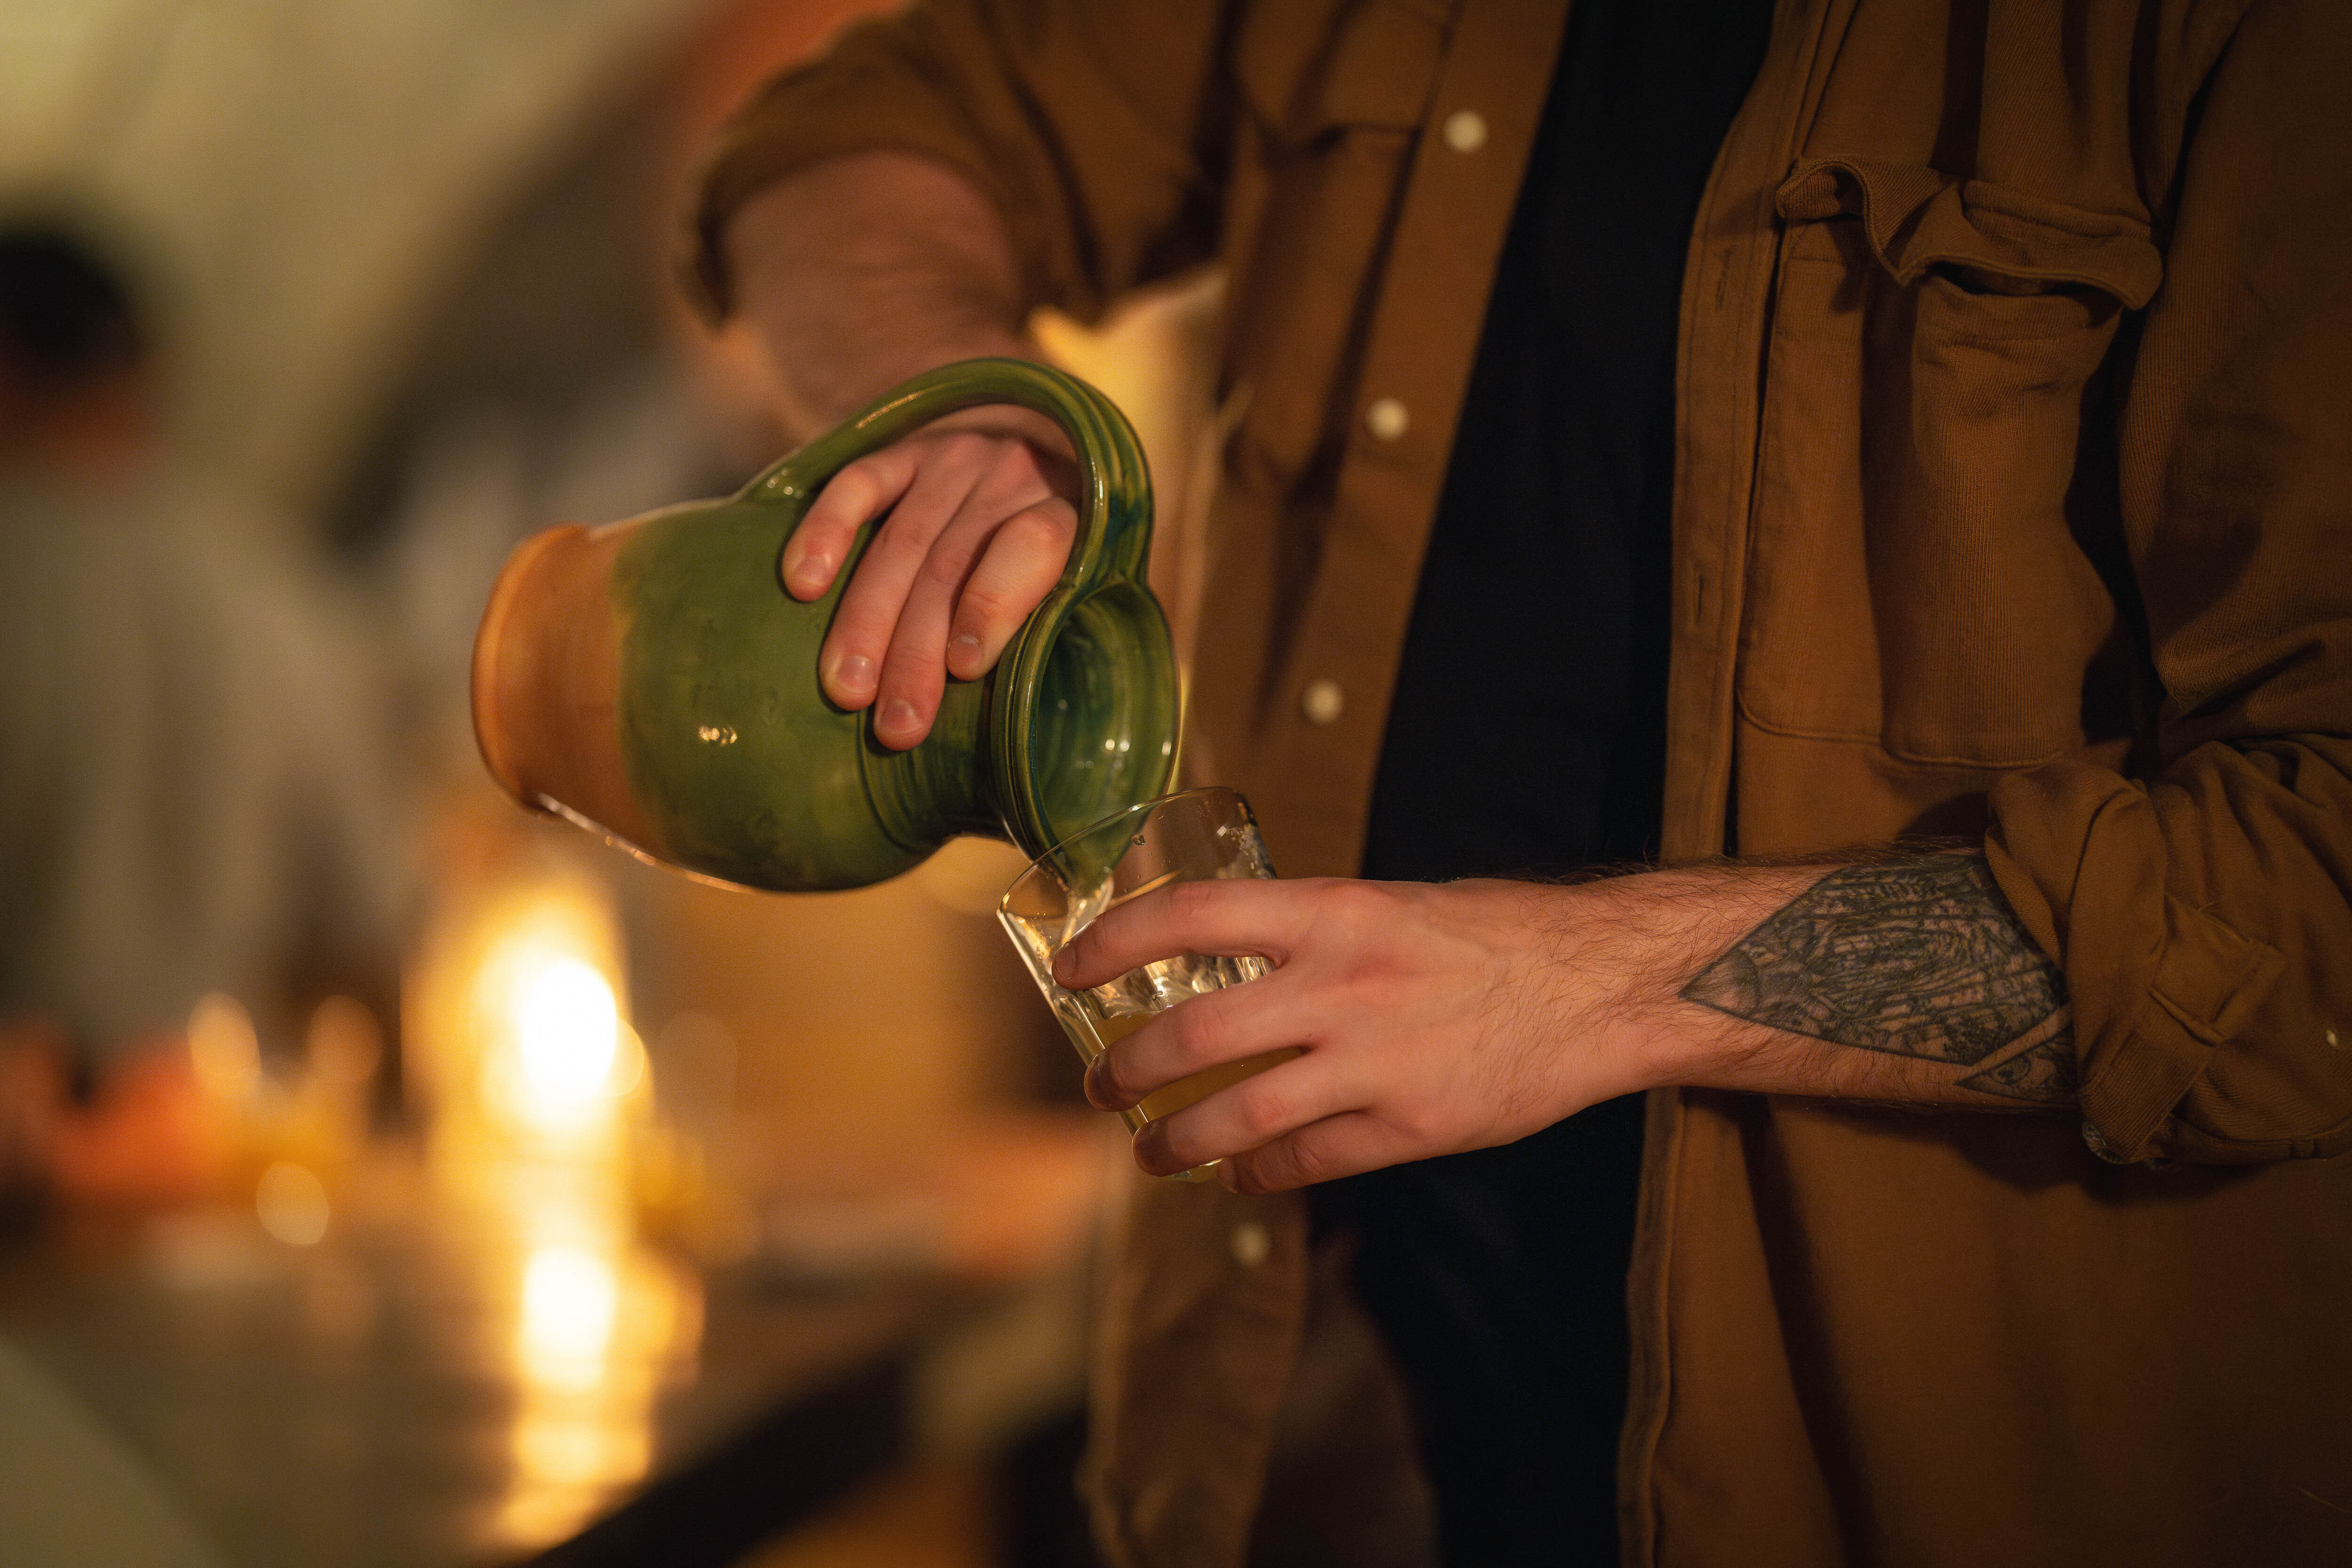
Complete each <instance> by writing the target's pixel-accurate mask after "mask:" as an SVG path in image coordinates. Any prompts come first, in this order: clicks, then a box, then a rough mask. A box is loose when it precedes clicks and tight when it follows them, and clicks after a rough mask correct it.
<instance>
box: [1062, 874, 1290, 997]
mask: <svg viewBox="0 0 2352 1568" xmlns="http://www.w3.org/2000/svg"><path fill="white" fill-rule="evenodd" d="M1321 886H1322V884H1321V883H1319V882H1315V881H1299V882H1276V881H1268V880H1261V879H1257V878H1253V877H1235V878H1221V879H1214V880H1211V881H1203V882H1179V883H1177V884H1176V885H1175V886H1174V887H1172V888H1170V889H1167V890H1166V891H1164V892H1159V893H1153V894H1150V895H1149V896H1148V897H1145V898H1140V899H1137V900H1133V901H1132V902H1129V903H1125V904H1121V905H1120V906H1119V907H1118V908H1117V909H1115V910H1110V911H1108V913H1106V914H1104V915H1103V916H1102V918H1101V919H1099V920H1097V921H1095V922H1094V923H1093V924H1092V925H1089V926H1088V927H1087V929H1086V930H1084V931H1080V932H1079V933H1078V934H1077V936H1076V939H1075V940H1073V941H1072V942H1071V943H1070V944H1069V945H1068V946H1067V947H1066V948H1064V949H1063V950H1062V951H1061V952H1060V954H1059V955H1057V956H1056V957H1055V960H1054V979H1055V983H1056V984H1060V985H1061V986H1062V987H1063V988H1064V989H1066V990H1070V991H1078V990H1083V989H1085V988H1086V987H1087V986H1089V985H1100V984H1104V983H1105V982H1106V981H1109V980H1112V979H1115V978H1116V977H1118V975H1121V974H1124V973H1127V972H1128V971H1129V970H1130V969H1133V968H1134V967H1135V966H1136V965H1138V964H1139V963H1151V962H1153V961H1154V960H1157V959H1162V958H1173V957H1175V956H1176V955H1177V954H1178V953H1180V952H1203V953H1218V954H1223V955H1227V956H1237V955H1241V954H1244V953H1255V954H1256V955H1257V956H1259V957H1261V958H1265V959H1267V960H1269V961H1271V962H1273V963H1286V962H1288V960H1289V957H1290V953H1291V951H1292V949H1293V947H1294V946H1295V945H1296V939H1297V934H1298V932H1299V930H1300V926H1301V921H1302V919H1303V918H1304V917H1305V915H1306V913H1307V909H1308V907H1309V906H1310V904H1311V902H1312V900H1313V897H1314V895H1315V893H1316V891H1317V889H1319V888H1320V887H1321Z"/></svg>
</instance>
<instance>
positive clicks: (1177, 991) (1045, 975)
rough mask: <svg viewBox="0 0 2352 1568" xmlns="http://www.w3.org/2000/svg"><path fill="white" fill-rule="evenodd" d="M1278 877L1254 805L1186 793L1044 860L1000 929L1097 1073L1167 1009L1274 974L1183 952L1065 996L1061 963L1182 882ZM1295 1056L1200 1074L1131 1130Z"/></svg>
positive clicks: (1187, 1176) (1021, 886) (1007, 901)
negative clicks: (1058, 974) (1105, 921)
mask: <svg viewBox="0 0 2352 1568" xmlns="http://www.w3.org/2000/svg"><path fill="white" fill-rule="evenodd" d="M1273 875H1274V868H1273V867H1272V866H1271V865H1269V864H1268V863H1267V861H1266V858H1265V843H1264V842H1263V841H1262V840H1261V839H1260V838H1259V837H1258V831H1257V819H1256V818H1255V817H1254V816H1251V815H1250V808H1249V803H1248V802H1247V801H1245V800H1244V799H1243V798H1242V797H1241V796H1240V795H1237V794H1235V793H1234V791H1232V790H1229V789H1196V790H1187V791H1185V792H1184V793H1183V794H1181V795H1166V796H1163V797H1162V798H1160V799H1159V800H1150V801H1146V802H1144V803H1143V804H1142V805H1139V806H1135V807H1132V808H1131V809H1129V810H1127V811H1123V812H1120V813H1118V815H1116V816H1109V817H1106V818H1104V819H1103V820H1102V821H1100V822H1097V823H1096V824H1095V825H1094V826H1092V827H1088V828H1086V829H1084V830H1082V831H1080V832H1078V833H1076V834H1074V835H1072V836H1071V837H1068V838H1066V839H1064V840H1063V841H1062V842H1061V843H1059V844H1057V845H1055V847H1053V848H1051V849H1049V850H1047V851H1046V852H1045V854H1043V855H1041V856H1039V857H1038V858H1036V859H1035V860H1034V861H1032V862H1031V863H1030V866H1029V869H1028V870H1026V871H1024V872H1023V873H1022V875H1021V878H1020V879H1019V880H1018V881H1016V882H1014V883H1013V887H1012V889H1011V890H1010V891H1008V892H1007V893H1006V894H1005V895H1004V900H1003V903H1002V904H1001V905H999V907H998V910H997V918H998V919H999V920H1001V921H1003V923H1004V929H1005V931H1007V932H1008V933H1010V934H1011V936H1012V938H1013V945H1014V946H1016V947H1018V948H1019V949H1020V950H1021V956H1022V958H1023V959H1024V961H1026V962H1027V963H1028V965H1029V973H1031V974H1033V975H1034V976H1035V977H1036V981H1037V987H1038V989H1039V990H1041V991H1043V992H1044V993H1045V1001H1046V1003H1047V1004H1048V1005H1050V1006H1052V1008H1053V1009H1054V1016H1055V1017H1056V1018H1058V1019H1060V1020H1061V1023H1062V1028H1063V1030H1064V1031H1065V1032H1066V1033H1067V1034H1068V1036H1069V1037H1070V1043H1071V1044H1072V1045H1075V1046H1076V1047H1077V1048H1078V1055H1079V1057H1080V1058H1083V1059H1085V1060H1086V1061H1087V1062H1092V1061H1093V1060H1094V1059H1095V1058H1097V1057H1098V1056H1100V1055H1101V1054H1102V1053H1103V1052H1104V1051H1106V1050H1108V1049H1109V1048H1110V1047H1112V1046H1114V1045H1116V1044H1117V1043H1118V1041H1120V1040H1122V1039H1124V1038H1125V1037H1128V1036H1129V1035H1131V1034H1133V1033H1134V1032H1135V1031H1136V1030H1138V1029H1139V1028H1141V1027H1142V1026H1144V1025H1145V1024H1146V1023H1148V1022H1149V1021H1150V1019H1151V1017H1152V1016H1153V1015H1154V1014H1157V1013H1159V1012H1160V1011H1161V1010H1162V1009H1164V1008H1167V1007H1170V1006H1172V1005H1175V1004H1176V1003H1178V1002H1181V1001H1184V1000H1186V999H1187V998H1190V997H1193V996H1199V995H1202V994H1206V993H1208V992H1211V991H1215V990H1219V989H1221V988H1223V987H1224V986H1227V985H1238V984H1242V983H1243V982H1244V981H1247V980H1255V979H1257V978H1258V977H1259V976H1260V975H1263V974H1265V973H1266V972H1267V971H1268V970H1269V969H1270V968H1272V967H1273V966H1272V965H1271V964H1269V963H1267V962H1266V961H1265V959H1263V958H1258V957H1255V956H1252V955H1248V954H1244V955H1241V956H1237V957H1218V956H1213V955H1210V954H1205V953H1193V952H1186V953H1179V954H1177V955H1176V956H1175V957H1173V958H1164V959H1160V960H1157V961H1155V962H1153V963H1146V964H1143V965H1141V966H1140V967H1139V968H1135V969H1130V970H1129V971H1128V972H1127V973H1124V974H1122V975H1120V976H1119V977H1118V979H1116V980H1113V981H1110V982H1108V984H1102V985H1095V986H1090V987H1088V988H1087V989H1086V990H1083V991H1070V990H1066V989H1064V988H1063V987H1062V986H1061V985H1059V984H1055V980H1054V959H1055V955H1056V954H1057V953H1059V952H1061V951H1062V949H1063V948H1065V947H1066V946H1067V945H1069V943H1070V942H1071V941H1072V940H1073V939H1075V938H1076V936H1077V934H1078V933H1079V932H1080V931H1084V930H1086V928H1087V926H1088V925H1090V924H1092V923H1093V922H1094V921H1096V920H1097V919H1099V918H1100V917H1101V916H1102V915H1103V913H1104V912H1105V911H1107V910H1113V909H1116V908H1118V906H1119V905H1121V904H1123V903H1126V902H1127V901H1128V900H1130V899H1139V898H1141V897H1143V896H1144V895H1146V894H1148V893H1152V892H1156V891H1158V890H1159V889H1162V888H1165V887H1169V886H1171V885H1172V884H1174V883H1177V882H1191V881H1206V880H1210V879H1217V878H1227V877H1269V878H1270V877H1272V876H1273ZM1297 1054H1298V1051H1297V1047H1284V1048H1283V1049H1280V1050H1273V1051H1265V1052H1261V1053H1260V1054H1259V1055H1257V1056H1254V1057H1249V1058H1244V1059H1243V1060H1241V1061H1237V1062H1226V1063H1223V1064H1222V1065H1220V1066H1217V1067H1213V1068H1203V1069H1202V1070H1201V1071H1200V1072H1196V1073H1194V1074H1192V1076H1191V1077H1190V1078H1185V1079H1178V1080H1177V1081H1176V1082H1174V1083H1171V1084H1169V1085H1168V1086H1167V1087H1165V1088H1163V1089H1158V1090H1155V1091H1154V1092H1152V1093H1151V1094H1149V1095H1147V1096H1145V1097H1144V1100H1143V1102H1142V1103H1141V1104H1140V1105H1138V1106H1136V1107H1134V1108H1133V1109H1132V1110H1126V1111H1122V1112H1121V1113H1120V1114H1121V1115H1123V1116H1124V1117H1126V1119H1127V1123H1128V1126H1129V1128H1131V1129H1135V1130H1138V1131H1140V1130H1141V1128H1142V1127H1143V1125H1144V1123H1146V1122H1148V1121H1158V1120H1159V1119H1160V1118H1161V1117H1163V1116H1171V1115H1173V1114H1175V1113H1176V1112H1177V1111H1179V1110H1183V1109H1184V1108H1185V1107H1186V1106H1188V1105H1192V1104H1193V1103H1195V1102H1196V1101H1198V1100H1202V1099H1204V1098H1205V1097H1207V1096H1209V1095H1211V1094H1213V1093H1215V1092H1216V1091H1217V1090H1218V1089H1223V1088H1224V1087H1225V1086H1226V1085H1228V1084H1233V1083H1238V1082H1240V1081H1241V1080H1242V1079H1245V1078H1248V1077H1249V1076H1251V1075H1252V1074H1253V1073H1259V1072H1263V1071H1265V1069H1266V1068H1270V1067H1273V1066H1274V1065H1275V1064H1276V1063H1277V1062H1283V1061H1287V1060H1289V1059H1290V1058H1292V1057H1295V1056H1297ZM1213 1163H1214V1162H1212V1164H1213ZM1209 1169H1210V1166H1208V1165H1200V1166H1195V1167H1194V1168H1193V1169H1192V1170H1190V1171H1186V1172H1183V1173H1181V1177H1180V1178H1179V1179H1181V1180H1189V1181H1201V1180H1204V1179H1205V1178H1206V1176H1207V1173H1208V1172H1209Z"/></svg>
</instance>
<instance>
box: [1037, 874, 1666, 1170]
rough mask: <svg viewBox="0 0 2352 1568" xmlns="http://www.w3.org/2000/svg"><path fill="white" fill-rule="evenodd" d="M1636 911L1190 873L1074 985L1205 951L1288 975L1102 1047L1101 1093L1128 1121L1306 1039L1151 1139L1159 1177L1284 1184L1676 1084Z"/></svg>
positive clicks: (1439, 1150) (1081, 952) (1080, 961)
mask: <svg viewBox="0 0 2352 1568" xmlns="http://www.w3.org/2000/svg"><path fill="white" fill-rule="evenodd" d="M1618 901H1620V900H1617V899H1616V897H1615V895H1614V893H1613V892H1612V889H1611V885H1610V884H1605V883H1604V884H1594V885H1592V886H1591V887H1590V888H1559V887H1549V886H1543V885H1539V884H1533V883H1524V882H1501V881H1477V882H1455V883H1450V884H1446V885H1444V886H1435V887H1433V886H1428V885H1424V884H1420V883H1410V882H1356V881H1339V880H1321V881H1296V882H1282V881H1274V882H1258V881H1244V880H1233V881H1213V882H1193V883H1187V884H1184V885H1181V886H1179V887H1175V888H1171V889H1168V890H1167V891H1166V892H1164V893H1160V894H1156V895H1153V896H1152V897H1150V898H1145V899H1139V900H1136V901H1135V902H1133V903H1131V904H1129V905H1126V906H1124V907H1122V908H1120V909H1118V910H1113V911H1111V912H1110V913H1109V914H1107V915H1105V916H1104V917H1103V918H1102V919H1101V920H1099V921H1096V922H1095V923H1094V924H1093V925H1092V926H1090V927H1088V928H1087V931H1084V932H1082V933H1081V934H1080V935H1079V937H1078V939H1077V940H1076V942H1073V943H1072V944H1071V946H1070V947H1069V948H1068V949H1067V950H1066V952H1064V953H1063V954H1062V957H1061V959H1060V961H1059V962H1058V963H1056V964H1055V978H1056V979H1058V980H1059V981H1060V982H1061V983H1062V984H1065V985H1069V986H1084V985H1094V984H1101V983H1103V982H1104V981H1106V980H1108V979H1110V978H1111V977H1113V976H1115V975H1117V974H1119V973H1123V972H1124V971H1126V970H1129V969H1131V968H1133V967H1135V966H1136V965H1137V964H1139V963H1145V962H1148V961H1150V960H1151V959H1156V958H1163V957H1167V956H1170V955H1171V954H1173V953H1176V952H1188V951H1189V952H1205V953H1255V954H1258V955H1260V956H1262V957H1265V958H1266V959H1268V960H1270V961H1271V962H1272V963H1275V964H1276V966H1277V967H1276V969H1275V971H1274V972H1273V973H1270V974H1268V975H1266V976H1265V978H1263V979H1260V980H1255V981H1252V982H1250V983H1249V984H1245V985H1238V986H1234V987H1231V988H1229V989H1226V990H1223V991H1220V992H1216V993H1213V994H1209V995H1206V996H1201V997H1197V998H1195V999H1193V1000H1192V1001H1189V1002H1184V1003H1181V1004H1180V1005H1177V1006H1175V1007H1172V1008H1171V1009H1170V1010H1169V1011H1168V1012H1167V1013H1165V1014H1163V1015H1161V1016H1160V1017H1159V1018H1158V1019H1156V1020H1154V1021H1153V1022H1152V1023H1150V1025H1147V1026H1145V1027H1143V1028H1142V1029H1139V1030H1138V1031H1137V1032H1136V1033H1135V1034H1133V1035H1130V1036H1129V1037H1127V1038H1126V1039H1125V1040H1122V1041H1121V1042H1119V1044H1118V1045H1117V1046H1115V1047H1112V1048H1111V1049H1110V1050H1109V1051H1107V1052H1105V1053H1104V1054H1103V1055H1102V1056H1101V1057H1099V1058H1097V1059H1096V1061H1095V1063H1094V1066H1093V1067H1092V1068H1090V1069H1089V1070H1088V1072H1087V1097H1088V1098H1089V1099H1090V1100H1093V1101H1094V1102H1095V1103H1096V1104H1097V1105H1098V1106H1101V1107H1103V1108H1104V1109H1106V1110H1118V1109H1121V1108H1124V1107H1126V1106H1130V1105H1133V1104H1135V1103H1136V1102H1138V1101H1139V1100H1141V1099H1142V1098H1143V1097H1144V1096H1145V1095H1146V1094H1148V1093H1150V1092H1151V1091H1152V1090H1154V1089H1159V1088H1160V1087H1162V1086H1163V1085H1165V1084H1168V1083H1171V1082H1173V1081H1174V1080H1176V1079H1180V1078H1183V1077H1186V1076H1188V1075H1190V1074H1192V1073H1194V1072H1198V1071H1199V1070H1201V1069H1202V1068H1206V1067H1211V1066H1214V1065H1215V1064H1217V1063H1219V1062H1226V1061H1234V1060H1237V1059H1239V1058H1244V1057H1248V1056H1254V1055H1255V1054H1257V1053H1258V1052H1261V1051H1267V1050H1274V1049H1276V1048H1279V1047H1284V1046H1301V1047H1305V1051H1304V1054H1302V1055H1300V1056H1299V1057H1297V1058H1295V1059H1293V1060H1291V1061H1288V1062H1286V1063H1284V1064H1282V1065H1280V1066H1278V1067H1276V1068H1272V1069H1271V1070H1269V1071H1266V1072H1264V1073H1260V1074H1259V1075H1257V1076H1256V1077H1255V1078H1251V1079H1245V1080H1244V1081H1243V1082H1241V1083H1238V1084H1235V1085H1234V1086H1233V1087H1232V1088H1229V1089H1223V1090H1222V1091H1220V1092H1218V1093H1216V1094H1213V1095H1211V1096H1210V1097H1208V1098H1207V1099H1206V1100H1202V1101H1201V1102H1200V1103H1199V1104H1198V1105H1196V1106H1193V1107H1192V1108H1191V1109H1188V1110H1183V1111H1181V1112H1179V1113H1178V1114H1176V1115H1174V1116H1172V1117H1170V1118H1168V1119H1166V1120H1165V1121H1156V1122H1153V1123H1151V1124H1150V1125H1149V1126H1148V1127H1146V1128H1145V1130H1144V1131H1142V1132H1140V1133H1139V1134H1138V1135H1137V1137H1136V1141H1135V1155H1136V1160H1137V1162H1138V1163H1139V1164H1140V1165H1142V1167H1143V1168H1144V1169H1145V1170H1147V1171H1151V1172H1154V1173H1161V1174H1165V1173H1171V1172H1175V1171H1181V1170H1184V1169H1186V1168H1188V1167H1190V1166H1192V1165H1197V1164H1200V1163H1203V1162H1205V1161H1209V1160H1217V1159H1222V1160H1223V1161H1225V1164H1224V1165H1223V1167H1222V1169H1221V1175H1222V1177H1223V1180H1224V1181H1225V1182H1226V1183H1227V1184H1229V1185H1233V1186H1235V1187H1237V1188H1239V1189H1241V1190H1244V1191H1253V1192H1269V1191H1276V1190H1280V1189H1282V1188H1286V1187H1294V1186H1298V1185H1302V1184H1306V1183H1309V1182H1319V1181H1326V1180H1328V1179H1330V1178H1331V1177H1334V1176H1342V1175H1349V1174H1352V1173H1356V1172H1359V1171H1367V1170H1371V1169H1374V1168H1375V1167H1378V1166H1382V1165H1391V1164H1396V1163H1400V1162H1402V1161H1406V1160H1421V1159H1427V1158H1429V1157H1430V1156H1432V1155H1436V1154H1449V1153H1454V1152H1458V1151H1460V1150H1465V1149H1476V1148H1483V1147H1486V1146H1487V1145H1490V1144H1496V1143H1507V1142H1511V1141H1512V1140H1514V1139H1517V1138H1522V1137H1525V1136H1526V1135H1528V1133H1530V1132H1534V1131H1537V1130H1538V1129H1540V1128H1543V1127H1546V1126H1549V1124H1550V1123H1552V1122H1554V1121H1559V1119H1560V1118H1562V1117H1564V1116H1569V1115H1572V1114H1573V1113H1575V1112H1576V1111H1579V1110H1583V1109H1584V1108H1585V1107H1586V1106H1588V1105H1591V1104H1593V1103H1594V1102H1596V1101H1599V1100H1607V1099H1610V1098H1612V1097H1614V1096H1616V1095H1620V1094H1628V1093H1631V1092H1633V1090H1635V1089H1643V1088H1647V1087H1648V1086H1649V1085H1651V1084H1653V1083H1656V1082H1661V1081H1664V1079H1663V1078H1662V1077H1661V1076H1660V1075H1661V1073H1662V1072H1663V1071H1664V1052H1663V1050H1662V1048H1661V1047H1664V1045H1666V1044H1667V1043H1668V1042H1669V1041H1670V1038H1671V1034H1670V1031H1669V1030H1667V1029H1666V1028H1665V1027H1664V1025H1665V1022H1666V1020H1665V1018H1664V1016H1663V1015H1664V1013H1665V1011H1666V1010H1667V1009H1668V1008H1669V1007H1670V1006H1672V1005H1673V1004H1672V1002H1671V994H1672V993H1671V987H1663V988H1662V987H1661V986H1660V985H1659V984H1653V983H1652V982H1651V979H1650V976H1649V974H1648V973H1647V971H1648V968H1649V967H1651V966H1652V965H1653V964H1654V954H1651V953H1644V952H1639V951H1637V950H1636V949H1635V948H1633V947H1631V946H1628V945H1627V944H1624V943H1622V942H1613V941H1612V932H1611V931H1610V930H1609V922H1608V920H1607V918H1606V915H1605V914H1604V913H1603V911H1604V910H1605V909H1606V908H1607V907H1608V906H1610V905H1612V904H1614V903H1616V902H1618ZM1652 934H1653V935H1654V936H1656V937H1659V938H1661V939H1665V933H1664V931H1663V930H1661V931H1654V932H1653V933H1652ZM1666 940H1667V945H1669V946H1672V945H1675V944H1674V943H1673V942H1671V940H1670V939H1666ZM1662 992H1663V994H1661V993H1662Z"/></svg>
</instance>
